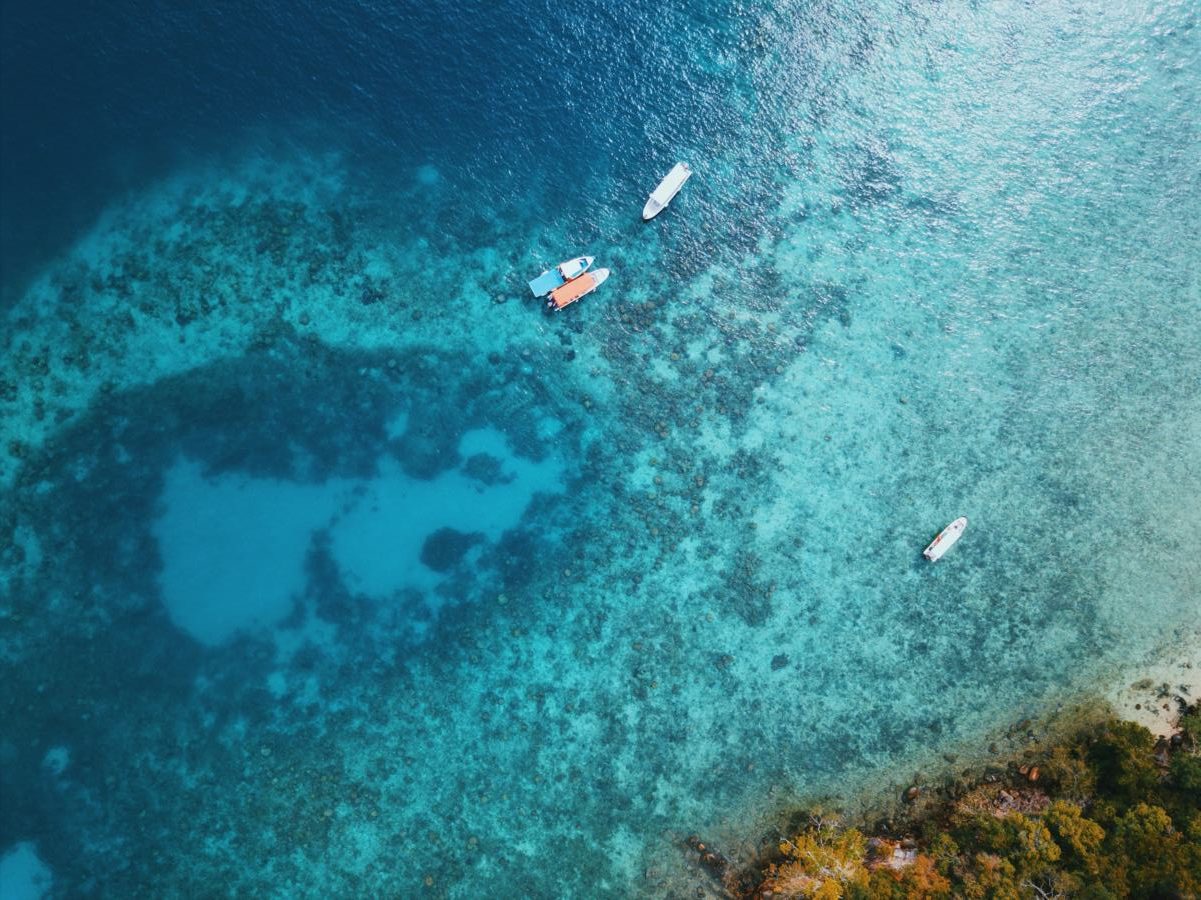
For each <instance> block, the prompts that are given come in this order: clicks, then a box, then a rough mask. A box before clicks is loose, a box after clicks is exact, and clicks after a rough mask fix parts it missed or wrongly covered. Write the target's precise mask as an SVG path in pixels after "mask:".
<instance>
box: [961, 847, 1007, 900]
mask: <svg viewBox="0 0 1201 900" xmlns="http://www.w3.org/2000/svg"><path fill="white" fill-rule="evenodd" d="M958 887H959V890H958V891H957V892H956V896H962V897H964V898H966V900H1022V895H1023V891H1022V889H1021V887H1020V886H1019V884H1018V878H1017V872H1016V871H1015V869H1014V868H1013V863H1011V862H1010V861H1009V860H1007V859H1002V858H1001V857H999V856H997V855H996V854H995V853H977V854H976V855H975V857H973V859H972V860H971V862H970V863H968V864H966V865H965V866H964V867H963V868H961V869H960V871H959V885H958Z"/></svg>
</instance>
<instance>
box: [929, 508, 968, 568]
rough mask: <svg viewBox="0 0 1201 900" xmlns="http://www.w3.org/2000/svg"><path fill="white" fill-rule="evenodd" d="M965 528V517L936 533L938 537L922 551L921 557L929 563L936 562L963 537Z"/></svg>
mask: <svg viewBox="0 0 1201 900" xmlns="http://www.w3.org/2000/svg"><path fill="white" fill-rule="evenodd" d="M965 528H967V516H960V517H959V518H958V519H956V520H955V521H954V522H952V523H951V524H950V525H948V526H947V527H946V528H944V529H943V530H942V531H940V532H939V533H938V537H936V538H935V539H934V540H932V541H931V542H930V546H929V547H927V548H926V549H925V550H923V551H922V556H924V557H926V559H928V560H930V562H938V561H939V560H940V559H942V556H943V554H944V553H946V552H947V551H948V550H950V549H951V547H952V546H953V545H954V543H955V542H956V541H957V540H959V538H960V537H961V536H962V535H963V529H965Z"/></svg>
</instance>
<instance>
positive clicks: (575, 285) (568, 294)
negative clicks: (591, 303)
mask: <svg viewBox="0 0 1201 900" xmlns="http://www.w3.org/2000/svg"><path fill="white" fill-rule="evenodd" d="M608 277H609V270H608V269H597V270H596V271H595V272H585V273H584V274H583V275H581V276H580V277H579V278H573V279H572V280H571V281H569V282H567V284H565V285H562V286H561V287H557V288H555V289H554V290H553V291H551V292H550V297H548V298H547V301H546V307H547V309H556V310H557V309H562V308H563V307H564V306H570V305H571V304H572V303H575V302H576V301H577V300H579V299H580V298H581V297H586V296H587V295H588V294H591V293H592V292H593V291H595V290H596V289H597V288H598V287H600V286H601V285H602V284H604V283H605V279H606V278H608Z"/></svg>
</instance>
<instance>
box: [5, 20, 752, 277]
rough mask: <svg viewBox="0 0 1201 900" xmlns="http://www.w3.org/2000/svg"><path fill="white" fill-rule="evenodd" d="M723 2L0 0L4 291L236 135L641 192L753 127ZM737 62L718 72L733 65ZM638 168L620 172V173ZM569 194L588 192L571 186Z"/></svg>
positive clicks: (369, 160)
mask: <svg viewBox="0 0 1201 900" xmlns="http://www.w3.org/2000/svg"><path fill="white" fill-rule="evenodd" d="M727 13H728V10H727V8H726V4H724V3H707V4H681V3H674V4H656V3H649V2H645V3H639V2H635V3H620V4H618V3H609V4H597V3H578V4H572V3H554V2H545V3H528V2H505V3H502V4H490V5H489V6H488V7H486V8H485V7H472V6H469V5H468V6H465V5H463V4H457V3H443V2H435V3H429V4H388V3H353V4H339V5H338V6H336V7H330V8H325V7H321V6H319V5H317V6H314V5H304V6H289V5H287V4H279V5H271V4H253V5H247V4H221V3H218V4H206V5H205V6H204V7H203V8H196V7H186V6H181V7H179V8H177V9H173V10H164V9H163V8H162V6H161V5H160V4H152V3H121V4H87V5H84V6H81V7H80V8H78V9H76V10H74V11H73V14H72V15H70V16H65V15H63V14H62V11H61V10H58V9H52V8H47V7H42V6H39V5H37V4H30V3H17V4H9V5H8V8H7V9H6V11H5V16H4V21H3V37H2V40H3V44H2V46H0V50H2V52H0V65H2V67H3V68H2V69H0V76H2V77H0V91H2V92H3V93H2V95H0V96H2V103H3V106H2V109H3V122H2V125H3V127H2V129H0V134H2V140H3V152H2V154H0V158H2V160H3V162H2V165H3V171H2V173H0V178H2V181H0V188H2V191H3V195H4V197H5V203H4V207H3V219H2V225H0V228H2V232H0V234H2V238H0V240H2V247H3V251H2V252H3V257H2V259H3V263H4V271H5V273H6V275H5V279H4V283H5V290H6V296H7V295H9V294H10V293H11V291H12V290H13V289H14V284H17V285H19V284H20V283H21V278H22V277H25V278H27V277H28V276H29V275H30V273H31V271H32V269H33V267H34V266H36V265H37V264H39V263H42V262H44V261H45V260H46V259H47V258H48V257H49V256H50V255H51V254H53V253H54V252H56V251H57V250H58V249H60V248H61V247H62V246H63V244H64V243H65V242H66V241H68V240H70V238H71V237H72V236H73V235H74V234H75V233H77V232H78V230H79V229H80V228H82V227H84V226H85V225H86V224H87V223H88V222H89V221H90V220H91V219H92V218H93V217H94V216H95V215H97V214H98V213H99V211H100V210H101V209H102V208H103V206H104V205H105V204H106V203H107V202H108V201H109V200H110V199H111V197H112V196H113V195H115V194H119V193H120V192H122V191H128V190H132V189H136V188H137V187H139V186H141V185H144V184H146V183H147V182H148V181H149V180H151V179H153V178H155V177H158V176H161V175H162V174H164V173H166V172H169V171H170V170H171V168H172V167H173V166H175V165H179V164H185V163H187V162H189V161H192V160H194V159H196V158H209V157H212V156H221V155H222V154H226V153H231V154H234V155H237V154H238V153H240V152H243V151H244V150H245V147H246V145H248V144H249V145H256V144H265V145H268V146H269V145H272V144H274V143H276V142H279V143H284V144H286V143H288V142H290V141H296V142H298V143H300V144H302V145H303V144H309V143H318V144H322V143H326V142H329V141H330V139H331V136H334V135H336V140H334V141H333V143H334V144H335V145H336V146H338V147H339V148H340V149H341V150H343V151H344V152H347V153H350V154H352V155H353V157H354V164H355V166H358V167H362V166H368V167H370V169H369V172H370V177H371V178H373V179H378V181H379V184H380V187H381V189H382V190H387V189H388V188H389V187H390V186H391V185H390V179H392V178H395V177H397V175H396V173H397V172H399V171H405V170H407V169H409V168H411V167H412V166H414V165H420V164H422V163H425V162H431V161H436V162H437V164H438V166H439V168H440V169H441V170H442V171H443V173H444V174H445V175H446V176H447V177H449V178H451V179H452V180H453V181H454V182H455V183H456V184H459V185H464V186H466V185H470V186H471V189H472V191H473V192H475V193H474V196H473V198H472V204H478V205H479V206H480V207H484V208H493V207H496V206H503V205H506V204H512V205H516V206H520V205H522V204H523V203H524V202H526V198H527V197H528V192H529V191H530V189H531V186H538V187H540V188H541V189H542V190H544V191H545V192H547V193H551V194H556V195H559V196H570V197H572V198H573V203H572V204H569V205H568V204H564V206H565V207H566V208H560V209H558V210H555V213H556V216H557V217H568V218H570V217H572V216H573V215H574V216H577V217H580V218H586V217H588V216H589V215H590V214H591V208H590V206H589V202H588V198H587V192H588V190H589V189H590V188H591V185H590V184H589V179H590V178H595V177H597V176H598V175H603V176H611V177H614V178H616V179H618V185H619V186H621V187H623V188H630V189H633V190H636V191H641V190H642V181H644V180H645V174H644V173H645V171H646V169H647V167H648V165H652V164H653V165H652V168H653V166H654V165H658V166H661V165H662V164H663V163H664V162H666V163H667V164H668V165H669V166H670V164H671V161H673V160H674V156H675V155H679V154H680V153H682V152H683V153H686V152H687V151H688V150H691V149H693V148H699V147H703V146H706V145H712V144H714V143H718V144H720V143H724V142H726V141H727V140H728V138H729V137H730V136H731V135H733V134H738V133H746V132H750V133H751V134H754V135H756V138H755V139H756V140H757V141H761V140H767V141H769V146H768V147H764V146H760V147H759V148H758V152H752V147H751V146H750V145H748V146H747V158H748V159H754V158H756V157H763V156H764V155H765V154H764V153H763V152H762V151H763V150H765V149H769V147H770V141H771V137H770V136H771V134H772V132H773V131H774V130H775V129H774V128H773V127H770V125H769V123H766V122H765V123H763V124H764V127H756V126H755V123H754V122H753V121H751V119H752V118H753V116H754V112H755V111H754V109H745V108H741V107H739V106H736V104H735V101H736V99H737V96H738V95H737V94H736V93H733V92H736V91H737V89H738V87H739V82H741V81H745V80H747V79H748V77H749V76H748V75H747V74H746V73H744V72H740V71H737V69H736V63H735V62H734V61H728V62H726V63H724V64H719V63H718V62H717V57H718V56H719V55H724V54H730V55H732V56H737V55H738V54H739V53H740V52H742V51H743V49H744V48H740V47H739V46H738V38H737V37H736V36H735V35H733V34H731V33H730V32H729V28H728V19H727ZM732 74H733V78H731V75H732ZM635 185H636V187H635ZM581 195H583V196H581Z"/></svg>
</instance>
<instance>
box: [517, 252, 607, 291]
mask: <svg viewBox="0 0 1201 900" xmlns="http://www.w3.org/2000/svg"><path fill="white" fill-rule="evenodd" d="M594 258H595V257H592V256H577V257H576V258H575V259H569V260H567V262H561V263H559V264H558V265H557V266H555V267H554V268H553V269H547V270H546V271H545V272H543V273H542V274H541V275H539V276H538V277H537V278H535V279H534V280H533V281H531V282H530V290H531V291H533V292H534V296H535V297H545V296H546V295H547V294H549V293H550V292H551V291H553V290H554V289H555V288H557V287H560V286H561V285H564V284H566V283H567V282H569V281H571V280H572V279H573V278H579V277H580V276H581V275H583V274H584V273H585V272H587V271H588V267H589V266H591V265H592V260H593V259H594Z"/></svg>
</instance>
